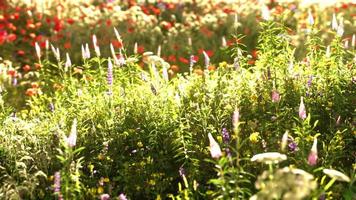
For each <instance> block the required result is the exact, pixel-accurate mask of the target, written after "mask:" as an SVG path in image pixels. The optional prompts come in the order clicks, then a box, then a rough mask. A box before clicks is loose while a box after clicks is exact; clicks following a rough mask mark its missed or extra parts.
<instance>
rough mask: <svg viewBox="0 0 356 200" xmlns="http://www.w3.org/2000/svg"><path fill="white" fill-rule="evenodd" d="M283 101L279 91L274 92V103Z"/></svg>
mask: <svg viewBox="0 0 356 200" xmlns="http://www.w3.org/2000/svg"><path fill="white" fill-rule="evenodd" d="M280 100H281V96H280V95H279V93H278V91H277V90H273V91H272V102H273V103H278V102H279V101H280Z"/></svg>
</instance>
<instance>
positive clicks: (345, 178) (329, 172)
mask: <svg viewBox="0 0 356 200" xmlns="http://www.w3.org/2000/svg"><path fill="white" fill-rule="evenodd" d="M323 173H324V174H326V175H328V176H329V177H330V178H332V179H335V180H337V181H344V182H350V181H351V180H350V178H349V177H348V176H346V175H345V174H344V173H342V172H340V171H337V170H334V169H323Z"/></svg>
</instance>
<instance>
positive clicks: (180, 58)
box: [179, 57, 189, 64]
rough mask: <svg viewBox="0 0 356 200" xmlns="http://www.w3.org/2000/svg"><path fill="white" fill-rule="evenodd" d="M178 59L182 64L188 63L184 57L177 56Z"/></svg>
mask: <svg viewBox="0 0 356 200" xmlns="http://www.w3.org/2000/svg"><path fill="white" fill-rule="evenodd" d="M179 61H180V62H182V63H184V64H188V63H189V60H188V59H186V58H184V57H179Z"/></svg>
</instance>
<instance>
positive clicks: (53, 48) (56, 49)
mask: <svg viewBox="0 0 356 200" xmlns="http://www.w3.org/2000/svg"><path fill="white" fill-rule="evenodd" d="M51 49H52V52H53V54H54V57H56V59H57V61H58V62H59V61H60V59H61V57H60V54H59V49H58V48H55V47H54V46H53V45H52V44H51Z"/></svg>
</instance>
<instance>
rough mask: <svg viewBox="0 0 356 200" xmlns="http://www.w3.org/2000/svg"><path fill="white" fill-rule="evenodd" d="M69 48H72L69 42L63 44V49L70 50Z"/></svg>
mask: <svg viewBox="0 0 356 200" xmlns="http://www.w3.org/2000/svg"><path fill="white" fill-rule="evenodd" d="M71 47H72V45H71V43H70V42H68V41H67V42H65V43H64V48H65V49H70V48H71Z"/></svg>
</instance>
